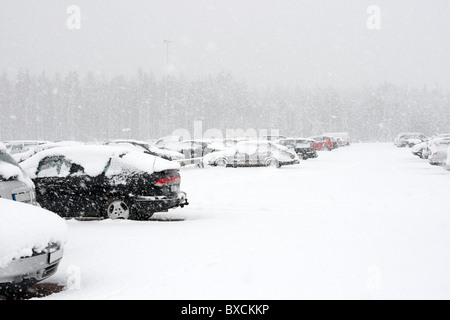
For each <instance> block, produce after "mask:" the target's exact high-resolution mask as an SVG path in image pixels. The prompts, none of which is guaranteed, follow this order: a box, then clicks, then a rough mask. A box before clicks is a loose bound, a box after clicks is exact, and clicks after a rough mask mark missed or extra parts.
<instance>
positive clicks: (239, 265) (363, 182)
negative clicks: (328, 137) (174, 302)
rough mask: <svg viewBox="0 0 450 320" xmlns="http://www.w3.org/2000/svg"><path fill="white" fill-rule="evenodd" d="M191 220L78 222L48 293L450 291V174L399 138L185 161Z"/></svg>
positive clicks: (186, 214) (221, 295) (350, 295)
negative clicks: (296, 158) (278, 161)
mask: <svg viewBox="0 0 450 320" xmlns="http://www.w3.org/2000/svg"><path fill="white" fill-rule="evenodd" d="M182 190H183V191H186V192H187V193H188V198H189V200H190V203H191V204H190V205H189V206H188V207H186V208H184V209H177V210H172V211H171V212H168V213H162V214H158V215H156V216H157V217H159V218H161V219H167V218H174V219H176V218H183V219H184V221H167V222H161V221H147V222H136V221H110V220H105V221H75V220H70V221H68V226H69V240H68V242H67V245H66V248H65V254H64V258H63V261H62V262H61V264H60V268H59V271H58V273H57V274H56V275H55V276H53V277H52V278H50V279H49V280H47V282H58V283H60V284H67V289H66V290H64V291H62V292H60V293H56V294H53V295H51V296H48V297H46V298H45V299H189V300H191V299H318V298H324V299H327V298H333V299H334V298H337V299H372V298H373V299H382V298H388V299H394V298H399V299H415V298H424V299H428V298H438V299H440V298H445V299H449V298H450V277H449V270H450V250H449V245H450V201H448V199H449V191H450V172H449V171H445V170H443V169H442V168H440V167H433V166H430V165H429V164H428V162H427V161H424V160H421V159H419V158H418V157H415V156H413V155H412V153H411V150H410V149H408V148H407V149H403V148H402V149H399V148H396V147H394V145H393V144H353V145H352V146H351V147H349V148H342V149H338V150H335V151H332V152H321V153H320V155H319V158H317V159H312V160H308V161H302V162H301V164H300V165H296V166H290V167H283V168H281V169H275V168H237V169H235V168H205V169H199V168H184V169H182Z"/></svg>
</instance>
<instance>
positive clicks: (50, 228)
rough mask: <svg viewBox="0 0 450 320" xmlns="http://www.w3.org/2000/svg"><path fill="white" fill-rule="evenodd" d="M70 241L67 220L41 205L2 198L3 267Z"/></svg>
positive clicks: (0, 263) (0, 250)
mask: <svg viewBox="0 0 450 320" xmlns="http://www.w3.org/2000/svg"><path fill="white" fill-rule="evenodd" d="M66 241H67V225H66V222H65V220H64V219H62V218H60V217H59V216H58V215H56V214H54V213H53V212H50V211H47V210H44V209H42V208H40V207H36V206H32V205H29V204H24V203H20V202H15V201H11V200H5V199H0V268H4V267H6V265H7V264H8V263H9V262H11V261H12V260H13V259H19V258H22V257H29V256H31V255H32V254H33V252H38V253H39V252H42V251H44V250H45V249H46V248H47V247H48V245H49V244H56V245H58V246H59V247H63V246H64V244H65V243H66Z"/></svg>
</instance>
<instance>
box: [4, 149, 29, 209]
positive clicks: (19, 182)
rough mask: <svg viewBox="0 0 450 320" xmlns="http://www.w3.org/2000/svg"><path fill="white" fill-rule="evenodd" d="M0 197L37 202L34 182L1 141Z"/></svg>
mask: <svg viewBox="0 0 450 320" xmlns="http://www.w3.org/2000/svg"><path fill="white" fill-rule="evenodd" d="M0 198H2V199H9V200H14V201H18V202H25V203H29V204H36V198H35V191H34V184H33V182H32V181H31V179H30V178H29V177H28V176H27V175H26V173H25V172H24V171H23V170H22V168H21V167H20V166H19V164H18V163H17V162H16V161H15V160H14V159H13V158H12V157H11V156H10V155H9V154H8V153H7V152H6V147H5V145H3V144H1V143H0Z"/></svg>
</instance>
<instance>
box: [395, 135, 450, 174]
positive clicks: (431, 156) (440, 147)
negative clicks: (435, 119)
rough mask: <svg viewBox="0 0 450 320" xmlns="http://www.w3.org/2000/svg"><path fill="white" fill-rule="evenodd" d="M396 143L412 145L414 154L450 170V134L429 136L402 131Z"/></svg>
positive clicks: (402, 145)
mask: <svg viewBox="0 0 450 320" xmlns="http://www.w3.org/2000/svg"><path fill="white" fill-rule="evenodd" d="M394 144H395V145H396V146H398V147H410V148H411V151H412V153H413V154H414V155H416V156H418V157H420V158H422V159H425V160H428V162H429V163H430V164H431V165H434V166H443V167H444V168H445V169H447V170H450V157H449V156H448V155H449V154H450V134H435V135H433V136H431V137H427V136H425V135H424V134H422V133H401V134H399V135H398V136H397V138H396V139H395V142H394Z"/></svg>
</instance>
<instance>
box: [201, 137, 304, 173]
mask: <svg viewBox="0 0 450 320" xmlns="http://www.w3.org/2000/svg"><path fill="white" fill-rule="evenodd" d="M203 162H204V164H205V165H210V166H223V167H255V166H266V167H269V166H274V167H277V168H279V167H281V166H285V165H292V164H298V163H300V160H299V158H298V156H297V154H295V152H293V151H290V150H289V149H288V148H286V147H284V146H280V145H278V144H275V143H273V142H271V141H268V140H261V141H243V142H239V143H237V144H236V146H234V147H229V148H227V149H226V150H224V151H218V152H213V153H210V154H208V155H206V156H205V157H204V158H203Z"/></svg>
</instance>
